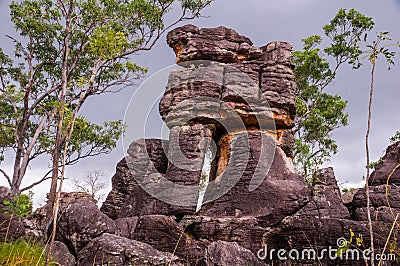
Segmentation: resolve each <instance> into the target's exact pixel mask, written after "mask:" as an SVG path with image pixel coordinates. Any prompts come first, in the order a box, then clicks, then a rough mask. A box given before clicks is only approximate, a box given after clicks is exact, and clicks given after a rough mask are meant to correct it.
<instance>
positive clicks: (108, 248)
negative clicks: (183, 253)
mask: <svg viewBox="0 0 400 266" xmlns="http://www.w3.org/2000/svg"><path fill="white" fill-rule="evenodd" d="M91 265H121V266H122V265H126V266H128V265H174V266H180V265H182V266H183V265H184V264H183V263H182V261H181V260H180V259H179V258H178V257H176V256H174V255H172V254H171V253H167V252H161V251H158V250H156V249H154V248H153V247H152V246H150V245H148V244H145V243H142V242H139V241H135V240H131V239H128V238H124V237H121V236H117V235H113V234H108V233H106V234H103V235H101V236H99V237H97V238H95V239H93V240H92V241H91V242H90V243H89V244H88V245H87V246H86V247H85V248H84V249H82V250H81V251H80V252H79V254H78V256H77V266H91Z"/></svg>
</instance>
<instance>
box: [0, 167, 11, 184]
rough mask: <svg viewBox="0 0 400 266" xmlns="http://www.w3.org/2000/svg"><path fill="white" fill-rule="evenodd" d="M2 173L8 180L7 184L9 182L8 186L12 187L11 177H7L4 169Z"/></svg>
mask: <svg viewBox="0 0 400 266" xmlns="http://www.w3.org/2000/svg"><path fill="white" fill-rule="evenodd" d="M0 172H1V173H2V174H3V175H4V177H5V178H7V182H8V184H9V185H10V186H11V179H10V177H9V176H8V175H7V173H6V172H5V171H4V170H2V169H0Z"/></svg>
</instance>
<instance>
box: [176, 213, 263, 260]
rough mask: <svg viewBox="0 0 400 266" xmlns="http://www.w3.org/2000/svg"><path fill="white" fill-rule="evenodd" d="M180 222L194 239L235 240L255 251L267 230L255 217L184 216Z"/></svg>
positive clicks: (260, 244)
mask: <svg viewBox="0 0 400 266" xmlns="http://www.w3.org/2000/svg"><path fill="white" fill-rule="evenodd" d="M181 224H182V226H183V227H184V228H186V230H185V232H186V234H188V235H190V236H192V237H193V238H194V239H198V240H202V241H204V240H207V241H227V242H236V243H237V244H239V245H240V246H242V247H244V248H246V249H248V250H251V251H253V252H257V250H259V249H260V247H261V246H262V243H263V235H264V234H265V233H267V232H268V231H269V229H268V228H265V227H262V226H261V225H260V224H259V222H258V220H257V218H255V217H252V216H246V217H209V216H185V217H184V218H183V219H182V221H181Z"/></svg>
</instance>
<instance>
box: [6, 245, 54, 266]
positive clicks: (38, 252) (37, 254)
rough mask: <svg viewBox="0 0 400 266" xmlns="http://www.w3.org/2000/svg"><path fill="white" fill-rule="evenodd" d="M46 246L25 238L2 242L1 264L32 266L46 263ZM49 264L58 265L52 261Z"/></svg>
mask: <svg viewBox="0 0 400 266" xmlns="http://www.w3.org/2000/svg"><path fill="white" fill-rule="evenodd" d="M45 263H46V256H45V253H44V248H43V247H42V246H40V245H38V244H35V243H31V242H26V241H23V240H19V241H15V242H5V243H1V244H0V265H7V266H31V265H40V266H42V265H45ZM49 265H57V264H56V263H52V262H51V263H50V264H49Z"/></svg>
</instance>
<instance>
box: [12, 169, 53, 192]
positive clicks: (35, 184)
mask: <svg viewBox="0 0 400 266" xmlns="http://www.w3.org/2000/svg"><path fill="white" fill-rule="evenodd" d="M51 171H52V170H51V169H50V170H49V171H47V173H46V174H45V175H44V176H43V177H42V178H41V179H40V180H39V181H37V182H34V183H32V184H31V185H29V186H27V187H24V188H23V189H21V190H20V192H24V191H27V190H29V189H31V188H33V187H34V186H37V185H39V184H41V183H42V182H44V181H46V180H48V179H50V178H51V176H49V174H50V173H51Z"/></svg>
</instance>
